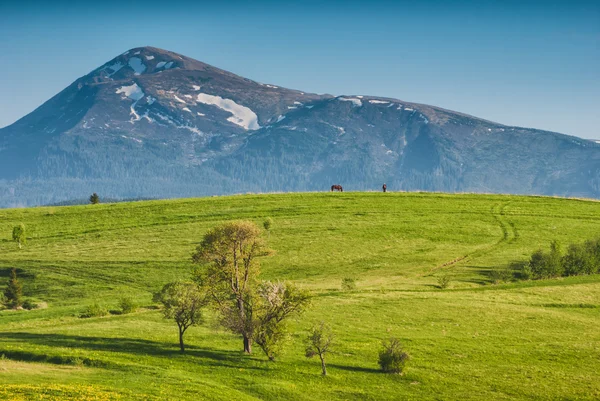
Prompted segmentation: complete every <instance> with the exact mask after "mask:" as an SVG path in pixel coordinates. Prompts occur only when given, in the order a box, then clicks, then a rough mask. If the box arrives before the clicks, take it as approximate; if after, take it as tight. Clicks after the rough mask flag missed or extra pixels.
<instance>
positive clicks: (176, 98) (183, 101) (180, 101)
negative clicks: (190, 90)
mask: <svg viewBox="0 0 600 401" xmlns="http://www.w3.org/2000/svg"><path fill="white" fill-rule="evenodd" d="M175 100H177V101H178V102H179V103H183V104H187V103H186V102H185V100H182V99H180V98H178V97H177V95H175Z"/></svg>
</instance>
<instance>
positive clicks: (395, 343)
mask: <svg viewBox="0 0 600 401" xmlns="http://www.w3.org/2000/svg"><path fill="white" fill-rule="evenodd" d="M382 345H383V348H382V349H381V351H379V366H380V367H381V370H382V371H384V372H385V373H402V370H403V369H404V366H405V365H406V362H407V361H408V360H409V358H410V357H409V355H408V354H407V353H406V352H404V350H403V349H402V344H401V343H400V340H398V339H397V338H393V337H392V338H390V339H389V340H388V341H384V342H383V344H382Z"/></svg>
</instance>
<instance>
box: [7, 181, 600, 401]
mask: <svg viewBox="0 0 600 401" xmlns="http://www.w3.org/2000/svg"><path fill="white" fill-rule="evenodd" d="M267 216H269V217H272V218H273V228H272V231H271V233H270V235H269V236H268V239H267V240H268V243H269V246H270V247H271V248H273V249H274V250H275V251H276V252H275V254H274V255H273V256H272V257H267V258H262V260H261V271H262V278H264V279H270V280H289V281H292V282H294V283H295V284H297V285H299V286H301V287H303V288H307V289H310V290H311V291H312V292H313V294H314V297H313V303H312V306H311V308H310V310H309V311H308V312H307V313H306V314H305V315H304V316H302V317H300V318H299V319H297V320H295V321H294V322H292V324H291V327H290V329H291V332H292V335H291V337H290V339H289V342H288V343H287V344H286V348H285V351H284V352H283V353H282V354H281V356H280V358H279V360H278V361H277V362H274V363H271V362H268V361H267V360H266V357H264V356H263V355H261V354H260V352H259V350H256V352H255V353H254V354H253V355H252V356H245V355H243V353H242V352H240V341H239V339H238V338H237V337H236V336H234V335H231V334H229V333H227V332H224V331H222V330H220V329H217V325H216V322H215V317H214V314H213V313H211V312H208V313H207V314H206V318H207V321H206V322H205V323H204V324H203V325H201V326H199V327H192V328H190V329H189V331H188V332H187V333H186V342H187V344H188V350H187V352H186V354H185V355H181V354H180V353H179V350H178V345H177V331H176V326H175V325H174V324H173V323H171V322H169V321H166V320H164V319H163V318H162V315H161V313H160V311H158V310H156V309H155V308H154V307H153V304H152V301H151V297H152V293H153V292H154V291H157V290H158V289H159V288H161V286H162V285H163V284H164V283H166V282H168V281H171V280H174V279H186V278H187V277H189V276H188V275H189V273H190V270H191V268H192V265H191V263H190V255H191V253H192V251H193V250H194V249H195V246H196V244H197V243H198V241H199V240H200V238H201V237H202V235H203V234H204V233H205V232H206V230H207V229H209V228H210V227H213V226H215V225H217V224H219V223H221V222H223V221H228V220H234V219H249V220H252V221H255V222H257V223H261V222H262V221H263V219H264V218H265V217H267ZM18 223H24V224H25V225H26V227H27V232H28V243H27V245H26V246H25V247H24V248H23V249H22V250H19V249H18V246H17V245H16V244H15V243H14V242H12V241H11V237H10V234H11V229H12V227H13V226H14V225H15V224H18ZM599 223H600V203H599V202H589V201H577V200H567V199H555V198H543V197H522V196H499V195H444V194H424V193H410V194H393V193H388V194H382V193H350V192H349V193H346V192H345V193H343V194H340V193H334V194H331V193H323V194H314V193H313V194H307V193H299V194H281V195H262V196H255V195H244V196H233V197H214V198H203V199H182V200H175V201H148V202H136V203H121V204H104V205H94V206H92V205H89V206H73V207H53V208H46V207H43V208H31V209H13V210H0V287H2V286H4V284H5V283H6V280H7V278H8V276H9V271H10V268H12V267H16V268H17V272H18V275H19V277H20V278H21V280H22V282H23V288H24V293H25V296H26V297H27V298H30V299H33V300H34V301H35V302H46V303H47V308H46V309H39V310H34V311H19V312H13V311H0V355H4V357H3V358H0V382H1V383H2V386H0V399H15V398H19V397H20V398H22V399H37V398H40V397H42V395H43V396H45V399H57V400H58V399H60V400H65V399H73V400H78V399H94V398H96V399H119V398H120V399H132V400H137V399H139V400H142V399H143V400H149V399H150V400H153V399H156V400H158V399H160V400H164V399H178V400H186V399H189V400H198V399H207V400H231V399H236V400H257V399H261V400H279V399H287V400H315V399H320V400H322V399H331V400H336V399H340V400H341V399H343V400H397V399H419V400H440V399H444V400H450V399H461V400H481V399H486V400H507V399H510V400H515V399H523V400H525V399H527V400H531V399H540V400H541V399H565V398H572V399H582V400H593V399H598V397H599V396H600V375H599V370H598V369H597V367H598V352H597V351H598V349H599V348H600V333H599V332H598V330H597V324H598V319H599V318H600V314H599V312H600V276H598V275H596V276H586V277H571V278H565V279H558V280H542V281H529V282H517V283H509V284H502V285H492V284H491V280H490V277H489V273H490V271H491V270H492V269H495V268H498V267H505V266H508V265H509V264H510V263H511V262H513V261H523V260H525V259H526V258H527V256H528V255H529V254H530V253H531V252H532V251H534V250H536V249H537V248H539V247H543V248H547V247H548V244H549V242H550V241H551V240H554V239H556V240H559V241H560V242H561V243H562V244H563V245H566V244H568V243H570V242H581V241H583V240H586V239H589V238H591V237H593V236H597V235H598V230H597V228H598V224H599ZM459 258H462V259H461V260H459V261H456V260H457V259H459ZM453 261H455V262H454V263H452V262H453ZM443 275H450V277H451V280H452V281H451V284H450V288H449V289H446V290H440V289H438V288H437V287H436V285H437V279H438V277H440V276H443ZM345 277H351V278H354V279H356V283H357V289H356V290H355V291H342V290H341V289H340V284H341V281H342V279H343V278H345ZM123 295H128V296H131V297H133V298H134V300H135V301H136V302H137V303H138V305H140V306H142V309H141V310H140V311H138V312H136V313H132V314H128V315H111V316H107V317H99V318H90V319H81V318H79V317H77V316H78V315H79V314H80V313H81V312H82V311H83V309H84V308H85V307H86V306H88V305H91V304H93V303H99V304H100V305H101V306H104V307H106V308H108V309H115V308H116V307H117V304H118V302H119V299H120V298H121V297H122V296H123ZM321 320H323V321H326V322H327V323H329V324H330V325H331V326H332V327H333V330H334V332H335V334H336V338H337V340H336V351H337V352H336V353H334V354H331V355H329V356H328V359H327V360H328V371H329V376H327V377H324V378H323V377H321V376H320V367H319V363H318V361H315V360H310V359H306V358H305V357H304V346H303V338H304V337H305V336H306V334H307V330H308V328H309V327H310V326H311V325H312V324H313V323H316V322H319V321H321ZM390 336H396V337H398V338H400V339H401V341H402V342H403V344H404V345H405V347H406V349H407V351H408V352H409V354H410V355H411V360H410V361H409V363H408V365H407V369H406V372H405V373H404V375H402V376H396V375H386V374H382V373H379V371H378V367H377V352H378V350H379V347H380V344H381V341H382V340H384V339H386V338H388V337H390Z"/></svg>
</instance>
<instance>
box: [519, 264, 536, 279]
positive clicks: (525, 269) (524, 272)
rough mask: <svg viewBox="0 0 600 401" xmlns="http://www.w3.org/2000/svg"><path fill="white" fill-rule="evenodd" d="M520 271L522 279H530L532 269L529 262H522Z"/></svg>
mask: <svg viewBox="0 0 600 401" xmlns="http://www.w3.org/2000/svg"><path fill="white" fill-rule="evenodd" d="M520 273H521V274H520V276H521V279H522V280H531V279H532V278H533V270H531V265H530V264H529V262H528V263H524V264H523V266H522V267H521V272H520Z"/></svg>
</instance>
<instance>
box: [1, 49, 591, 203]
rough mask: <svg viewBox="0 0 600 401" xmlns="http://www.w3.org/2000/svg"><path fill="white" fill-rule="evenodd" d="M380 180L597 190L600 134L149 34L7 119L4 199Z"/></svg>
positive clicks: (407, 186) (364, 185) (444, 187)
mask: <svg viewBox="0 0 600 401" xmlns="http://www.w3.org/2000/svg"><path fill="white" fill-rule="evenodd" d="M547 160H552V163H547V162H546V161H547ZM381 182H386V183H387V184H388V186H389V187H390V188H397V189H403V190H411V189H420V190H436V191H467V192H473V191H485V192H504V193H538V194H551V195H554V194H560V195H570V196H584V197H599V196H600V145H598V144H595V143H593V142H590V141H583V140H578V139H575V138H572V137H567V136H565V135H560V134H554V133H548V132H542V131H539V130H531V129H524V128H519V127H509V126H505V125H501V124H497V123H493V122H490V121H485V120H482V119H478V118H475V117H472V116H468V115H465V114H462V113H457V112H453V111H450V110H444V109H441V108H439V107H435V106H428V105H421V104H416V103H410V102H406V101H402V100H398V99H392V98H384V97H376V96H367V95H365V96H362V95H354V96H350V95H340V96H336V97H333V96H330V95H317V94H312V93H305V92H302V91H298V90H292V89H287V88H283V87H279V86H275V85H271V84H267V83H260V82H256V81H253V80H251V79H247V78H244V77H241V76H238V75H235V74H233V73H231V72H228V71H224V70H221V69H218V68H216V67H213V66H211V65H208V64H205V63H203V62H200V61H197V60H194V59H192V58H190V57H186V56H183V55H181V54H178V53H175V52H171V51H168V50H164V49H160V48H156V47H151V46H144V47H135V48H132V49H130V50H127V51H126V52H124V53H121V54H119V55H118V56H116V57H114V58H113V59H112V60H110V61H108V62H107V63H105V64H104V65H102V66H100V67H99V68H97V69H96V70H94V71H92V72H91V73H90V74H88V75H86V76H84V77H82V78H80V79H78V80H76V81H75V82H74V83H73V84H71V85H70V86H69V87H67V88H66V89H65V90H63V91H61V92H60V93H58V94H57V95H56V96H54V97H53V98H52V99H50V100H49V101H47V102H46V103H44V104H43V105H42V106H40V107H39V108H38V109H36V110H35V111H33V112H32V113H30V114H29V115H27V116H25V117H23V118H22V119H21V120H19V121H17V122H16V123H14V124H12V125H11V126H9V127H6V128H3V129H0V207H2V206H7V205H15V204H40V203H51V202H56V201H61V200H64V199H69V198H77V197H81V194H82V193H83V194H85V193H91V192H94V191H96V192H99V193H102V194H104V195H105V196H109V197H114V198H124V197H125V198H127V197H129V198H131V197H152V198H156V197H172V196H197V195H207V194H224V193H232V192H246V191H251V192H260V191H290V190H319V189H323V188H327V187H330V186H331V184H332V183H341V184H343V185H344V188H349V189H369V188H373V185H375V184H377V183H381ZM379 185H380V184H377V187H378V186H379Z"/></svg>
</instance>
